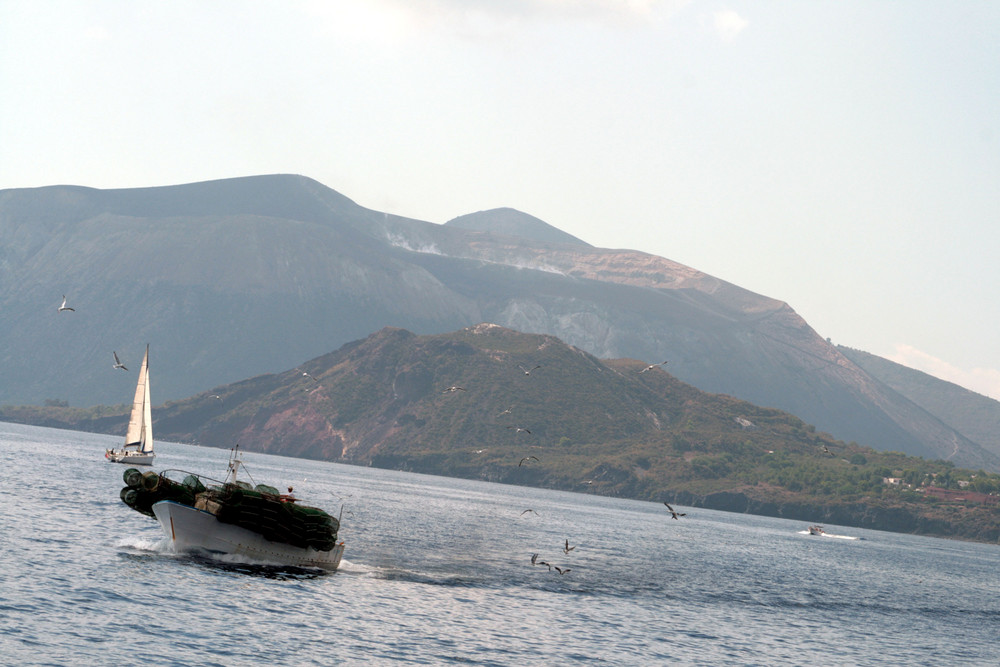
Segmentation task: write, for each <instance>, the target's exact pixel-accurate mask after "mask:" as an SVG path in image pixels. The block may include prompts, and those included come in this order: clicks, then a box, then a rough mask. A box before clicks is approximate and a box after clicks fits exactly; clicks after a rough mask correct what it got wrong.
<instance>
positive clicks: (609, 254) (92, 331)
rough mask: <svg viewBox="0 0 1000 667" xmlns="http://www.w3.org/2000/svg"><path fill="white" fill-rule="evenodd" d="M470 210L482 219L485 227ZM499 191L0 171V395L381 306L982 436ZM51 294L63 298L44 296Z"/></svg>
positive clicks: (203, 356)
mask: <svg viewBox="0 0 1000 667" xmlns="http://www.w3.org/2000/svg"><path fill="white" fill-rule="evenodd" d="M487 230H488V231H487ZM557 232H558V230H555V229H554V228H552V227H550V226H548V225H546V224H545V223H544V222H542V221H540V220H537V219H536V218H532V217H531V216H528V215H526V214H520V213H518V212H516V211H513V210H510V209H499V210H495V211H484V212H480V213H474V214H470V215H469V216H462V217H461V218H458V219H456V220H453V221H451V222H450V223H449V224H446V225H438V224H432V223H428V222H423V221H419V220H413V219H409V218H403V217H399V216H392V215H388V214H385V213H382V212H378V211H373V210H370V209H366V208H364V207H362V206H359V205H357V204H356V203H354V202H353V201H351V200H350V199H348V198H347V197H345V196H343V195H341V194H340V193H337V192H335V191H334V190H331V189H330V188H327V187H325V186H323V185H322V184H320V183H318V182H316V181H314V180H312V179H309V178H305V177H302V176H294V175H274V176H257V177H248V178H237V179H226V180H221V181H211V182H205V183H192V184H186V185H176V186H164V187H155V188H137V189H124V190H96V189H91V188H83V187H76V186H52V187H45V188H35V189H14V190H3V191H0V239H2V246H0V312H2V313H3V314H4V316H3V317H2V318H0V340H2V341H3V342H4V343H5V344H4V345H3V346H0V403H7V404H11V403H34V404H40V403H42V402H45V401H49V402H53V403H61V402H63V401H65V402H69V403H70V404H72V405H95V404H99V403H104V404H108V403H117V402H121V401H123V400H127V399H128V397H129V396H130V395H131V391H132V388H131V387H132V385H133V379H132V378H131V376H130V374H129V373H125V372H121V371H118V370H114V369H112V351H117V352H118V354H119V355H120V356H121V357H122V359H123V360H124V361H125V362H126V365H128V364H129V363H131V364H135V363H137V361H138V358H139V356H140V354H141V350H142V349H143V346H144V345H145V344H146V343H150V345H151V356H150V369H151V377H152V382H153V386H154V387H156V396H157V400H164V399H175V398H180V397H183V396H189V395H191V394H194V393H197V392H199V391H202V390H204V388H205V387H211V386H217V385H221V384H226V383H230V382H236V381H239V380H241V379H243V378H246V377H251V376H255V375H260V374H265V373H275V372H278V371H280V370H281V369H285V368H289V367H292V366H295V365H297V364H299V363H300V362H301V361H302V360H304V359H310V358H313V357H317V356H320V355H322V354H325V353H327V352H329V351H330V350H333V349H337V348H338V347H339V346H341V345H343V344H345V343H347V342H349V341H352V340H357V339H359V338H363V337H364V336H366V335H368V334H369V333H370V332H372V331H377V330H379V329H381V328H383V327H386V326H393V327H399V328H403V329H407V330H409V331H413V332H415V333H417V334H432V333H442V332H448V331H454V330H456V329H459V328H461V327H466V326H470V325H473V324H475V323H478V322H484V321H487V322H496V323H498V324H500V325H503V326H506V327H509V328H512V329H516V330H520V331H524V332H533V333H544V334H550V335H554V336H557V337H558V338H560V339H561V340H564V341H566V342H568V343H570V344H572V345H574V346H576V347H578V348H580V349H582V350H585V351H587V352H589V353H591V354H593V355H595V356H597V357H600V358H621V357H628V358H634V359H642V360H646V361H648V362H659V361H662V360H664V359H667V360H669V369H670V372H671V373H672V374H673V375H674V376H676V377H677V378H679V379H681V380H683V381H685V382H687V383H690V384H692V385H694V386H696V387H698V388H699V389H702V390H704V391H708V392H713V393H725V394H730V395H732V396H735V397H738V398H741V399H744V400H747V401H750V402H752V403H755V404H758V405H764V406H770V407H774V408H780V409H782V410H785V411H788V412H791V413H793V414H795V415H797V416H799V417H800V418H802V419H803V420H805V421H807V422H809V423H812V424H815V425H816V427H818V428H820V429H821V430H824V431H827V432H830V433H832V434H834V435H835V436H836V437H837V438H840V439H843V440H845V441H856V442H858V443H862V444H866V445H871V446H874V447H877V448H879V449H884V450H897V451H901V452H906V453H910V454H914V455H919V456H925V457H928V458H948V459H949V460H951V461H953V462H955V463H956V464H959V465H967V466H972V467H983V468H989V469H998V468H1000V458H998V457H997V456H996V455H994V454H992V453H990V452H987V451H985V450H983V448H982V447H980V446H979V445H978V444H977V443H975V442H973V441H971V440H969V439H968V438H965V437H963V436H962V435H961V434H958V433H956V432H955V431H954V429H951V428H949V427H948V426H947V425H946V424H944V423H942V422H941V421H940V420H938V419H936V418H934V417H933V416H932V415H931V414H929V413H928V412H927V411H926V410H923V409H921V408H920V407H919V406H917V405H916V404H914V403H913V402H912V401H910V400H907V399H906V398H905V397H903V396H901V395H900V394H899V393H897V392H895V391H893V390H892V389H891V388H890V387H889V386H888V385H886V384H885V383H881V382H878V381H876V380H875V379H873V378H872V377H871V376H870V375H869V374H868V373H866V372H865V371H864V370H863V369H862V368H860V367H859V366H858V365H857V364H855V363H853V362H851V361H850V360H849V359H848V358H847V357H846V356H844V355H843V354H841V352H839V351H838V350H837V349H836V348H835V347H833V346H832V345H830V344H829V343H828V342H827V341H825V340H823V339H822V338H820V337H819V336H818V335H817V334H816V332H815V331H813V330H812V329H811V328H810V327H809V325H808V324H807V323H806V322H805V321H804V320H802V318H801V317H799V315H798V314H796V313H795V312H794V311H793V310H792V309H791V308H789V307H788V305H787V304H784V303H782V302H780V301H776V300H774V299H770V298H767V297H764V296H761V295H758V294H754V293H752V292H750V291H747V290H745V289H742V288H740V287H738V286H736V285H733V284H730V283H727V282H725V281H722V280H719V279H717V278H714V277H712V276H709V275H706V274H704V273H701V272H699V271H697V270H695V269H692V268H690V267H686V266H683V265H681V264H678V263H676V262H672V261H670V260H668V259H665V258H661V257H656V256H654V255H649V254H646V253H642V252H637V251H633V250H614V249H604V248H595V247H592V246H589V245H587V244H585V243H583V242H582V241H580V240H579V239H575V238H573V237H571V236H569V235H565V234H562V233H557ZM64 294H65V295H66V296H67V299H68V300H69V305H71V306H72V307H74V308H75V309H76V310H75V312H62V313H57V312H56V307H57V306H58V305H59V303H60V302H61V300H62V295H64Z"/></svg>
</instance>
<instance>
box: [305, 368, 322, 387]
mask: <svg viewBox="0 0 1000 667" xmlns="http://www.w3.org/2000/svg"><path fill="white" fill-rule="evenodd" d="M302 377H306V378H309V379H310V380H312V381H313V382H315V383H316V384H319V380H317V379H316V378H314V377H313V376H312V375H309V373H306V372H305V371H302Z"/></svg>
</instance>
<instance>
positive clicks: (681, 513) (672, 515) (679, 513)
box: [663, 502, 687, 519]
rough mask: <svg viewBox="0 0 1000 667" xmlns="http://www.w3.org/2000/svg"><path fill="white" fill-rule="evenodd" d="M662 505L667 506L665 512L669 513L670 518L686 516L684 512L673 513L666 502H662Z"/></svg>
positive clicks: (672, 509)
mask: <svg viewBox="0 0 1000 667" xmlns="http://www.w3.org/2000/svg"><path fill="white" fill-rule="evenodd" d="M663 504H664V505H666V506H667V510H668V511H669V512H670V516H671V517H672V518H674V519H676V518H677V517H679V516H687V514H686V513H684V512H675V511H674V508H673V507H671V506H670V504H669V503H667V502H664V503H663Z"/></svg>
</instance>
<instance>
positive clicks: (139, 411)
mask: <svg viewBox="0 0 1000 667" xmlns="http://www.w3.org/2000/svg"><path fill="white" fill-rule="evenodd" d="M154 456H155V454H154V453H153V413H152V404H151V403H150V400H149V345H148V344H147V345H146V356H144V357H143V358H142V368H140V369H139V382H138V383H137V384H136V387H135V399H134V400H133V401H132V415H131V416H130V417H129V420H128V431H127V432H126V433H125V446H123V447H122V448H121V449H108V450H106V451H105V452H104V458H106V459H107V460H108V461H111V462H112V463H128V464H130V465H145V466H151V465H153V457H154Z"/></svg>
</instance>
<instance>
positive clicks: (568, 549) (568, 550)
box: [563, 540, 576, 553]
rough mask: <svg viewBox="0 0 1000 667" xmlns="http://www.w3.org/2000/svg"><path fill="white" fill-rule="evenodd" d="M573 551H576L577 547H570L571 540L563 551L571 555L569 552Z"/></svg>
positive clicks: (567, 541)
mask: <svg viewBox="0 0 1000 667" xmlns="http://www.w3.org/2000/svg"><path fill="white" fill-rule="evenodd" d="M573 549H576V547H571V546H570V545H569V540H566V546H564V547H563V551H565V552H566V553H569V552H570V551H572V550H573Z"/></svg>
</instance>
